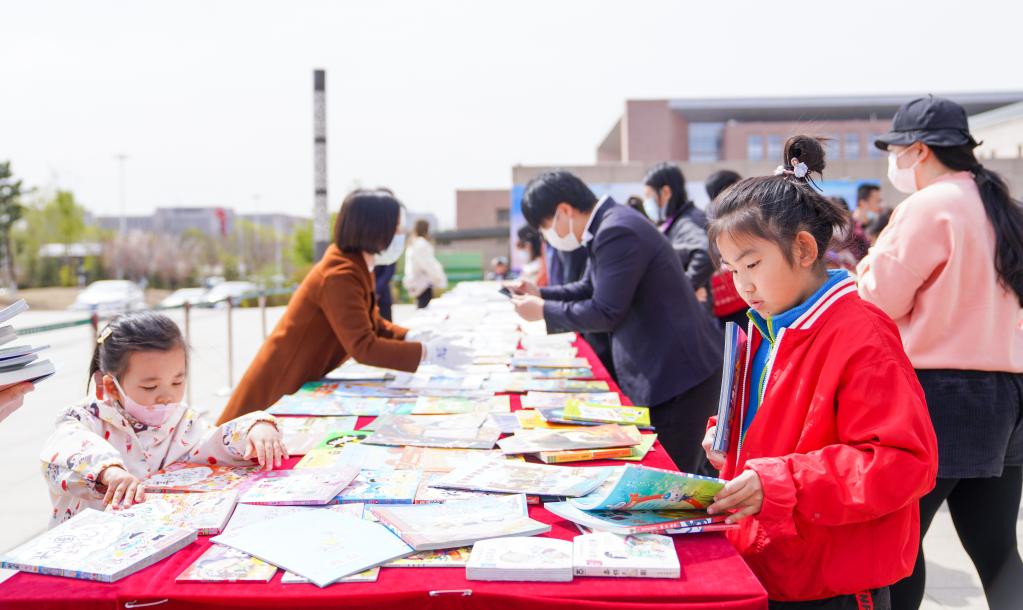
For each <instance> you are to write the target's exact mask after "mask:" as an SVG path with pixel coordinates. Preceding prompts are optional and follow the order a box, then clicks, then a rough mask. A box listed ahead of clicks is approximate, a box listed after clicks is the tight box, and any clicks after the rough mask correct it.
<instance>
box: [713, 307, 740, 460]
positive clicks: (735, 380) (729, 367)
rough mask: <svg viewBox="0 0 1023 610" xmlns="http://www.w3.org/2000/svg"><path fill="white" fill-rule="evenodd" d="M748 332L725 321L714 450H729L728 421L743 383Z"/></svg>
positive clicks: (729, 431)
mask: <svg viewBox="0 0 1023 610" xmlns="http://www.w3.org/2000/svg"><path fill="white" fill-rule="evenodd" d="M745 341H746V334H745V333H744V332H743V331H742V329H740V328H739V326H738V325H737V324H736V323H735V322H726V323H725V349H724V365H723V366H722V368H721V392H720V394H719V395H718V413H717V421H718V426H717V429H715V430H714V439H713V441H711V448H712V449H713V450H714V451H721V452H727V451H728V441H729V437H730V435H731V430H730V429H729V426H728V422H729V421H731V417H732V406H733V405H734V404H735V403H736V401H737V400H738V398H737V395H738V393H739V386H740V385H741V384H742V360H743V359H742V353H741V351H742V346H743V345H744V344H745Z"/></svg>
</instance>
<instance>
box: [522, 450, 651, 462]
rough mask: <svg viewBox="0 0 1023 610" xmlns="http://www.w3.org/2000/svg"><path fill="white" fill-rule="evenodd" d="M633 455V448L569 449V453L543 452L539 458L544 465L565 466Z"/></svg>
mask: <svg viewBox="0 0 1023 610" xmlns="http://www.w3.org/2000/svg"><path fill="white" fill-rule="evenodd" d="M630 455H632V447H610V448H607V449H569V450H567V451H541V452H540V453H538V454H537V457H538V458H539V459H540V461H541V462H543V463H544V464H564V463H566V462H589V461H593V460H610V459H613V458H623V457H629V456H630Z"/></svg>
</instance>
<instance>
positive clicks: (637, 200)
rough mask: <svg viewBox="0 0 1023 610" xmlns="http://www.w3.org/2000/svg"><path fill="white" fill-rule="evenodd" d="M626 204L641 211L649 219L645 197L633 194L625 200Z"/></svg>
mask: <svg viewBox="0 0 1023 610" xmlns="http://www.w3.org/2000/svg"><path fill="white" fill-rule="evenodd" d="M625 205H627V206H629V207H630V208H632V209H634V210H636V211H637V212H639V213H640V214H642V215H643V216H646V217H647V218H648V219H649V218H650V217H649V216H647V213H646V206H645V205H643V198H642V197H636V196H635V195H633V196H631V197H629V198H628V199H626V200H625Z"/></svg>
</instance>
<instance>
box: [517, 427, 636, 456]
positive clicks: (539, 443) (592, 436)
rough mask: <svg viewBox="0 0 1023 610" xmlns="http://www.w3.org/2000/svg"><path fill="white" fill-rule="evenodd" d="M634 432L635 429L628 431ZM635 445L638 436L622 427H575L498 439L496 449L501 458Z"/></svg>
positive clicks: (518, 434)
mask: <svg viewBox="0 0 1023 610" xmlns="http://www.w3.org/2000/svg"><path fill="white" fill-rule="evenodd" d="M632 428H633V430H635V427H632ZM638 444H639V438H638V432H635V433H634V434H630V433H629V432H628V431H626V429H625V427H622V426H619V425H617V424H605V425H601V426H593V427H576V428H570V429H565V430H543V429H534V430H519V431H518V432H516V433H515V434H513V435H512V436H509V437H507V438H504V439H501V440H500V441H498V442H497V446H498V447H500V448H501V451H503V452H504V453H505V454H509V455H511V454H521V453H539V452H541V451H566V450H569V449H603V448H605V447H631V446H633V445H638Z"/></svg>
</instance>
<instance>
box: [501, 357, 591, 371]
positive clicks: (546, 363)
mask: <svg viewBox="0 0 1023 610" xmlns="http://www.w3.org/2000/svg"><path fill="white" fill-rule="evenodd" d="M511 365H512V366H513V367H515V368H519V369H528V368H545V369H579V368H584V369H588V368H590V363H589V361H588V360H586V358H547V357H543V356H540V357H535V356H520V355H515V356H512V361H511Z"/></svg>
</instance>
